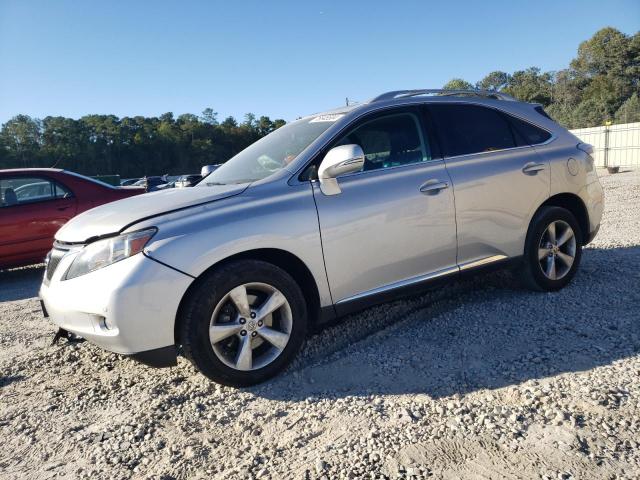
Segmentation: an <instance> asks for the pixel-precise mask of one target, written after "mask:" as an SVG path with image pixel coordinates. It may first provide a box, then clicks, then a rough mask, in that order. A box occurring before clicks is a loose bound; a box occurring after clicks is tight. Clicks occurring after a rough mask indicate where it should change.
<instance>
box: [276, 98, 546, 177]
mask: <svg viewBox="0 0 640 480" xmlns="http://www.w3.org/2000/svg"><path fill="white" fill-rule="evenodd" d="M434 104H441V105H449V104H454V105H477V106H480V107H485V108H492V109H494V110H497V111H498V112H500V113H502V114H504V115H510V116H512V117H514V118H517V119H518V120H521V121H523V122H526V123H529V124H531V125H533V126H534V127H536V128H539V129H541V130H544V131H545V132H547V133H548V134H549V135H551V136H550V137H549V139H548V140H546V141H545V142H542V143H536V144H533V145H521V146H519V147H509V148H502V149H500V150H492V151H491V152H476V153H467V154H464V155H455V156H452V157H447V156H445V155H444V153H442V152H440V154H441V158H432V159H431V160H428V161H427V162H418V163H429V162H433V161H438V160H444V159H453V158H459V157H467V156H471V155H481V154H487V153H495V152H504V151H508V150H516V149H520V148H530V147H540V146H545V145H548V144H550V143H551V142H553V141H555V140H556V139H557V138H558V137H557V135H556V134H555V133H554V132H553V131H552V130H549V129H548V128H547V127H544V126H542V125H540V124H538V123H536V122H535V121H531V120H530V119H528V118H525V117H522V116H521V115H518V114H515V113H512V112H510V111H507V110H504V109H502V108H500V107H499V106H496V105H488V104H486V103H483V102H479V101H477V100H476V99H471V98H470V99H468V100H461V99H454V100H447V101H446V102H442V101H437V100H434V98H433V97H431V98H417V97H404V98H402V97H401V98H400V99H396V100H395V103H393V104H391V105H389V104H387V105H376V104H375V103H374V104H373V105H375V106H370V105H372V104H363V105H362V106H360V107H359V108H362V111H361V112H359V113H355V112H357V109H356V110H355V112H354V111H353V110H352V111H347V112H346V113H345V116H348V115H349V114H350V113H354V115H355V116H354V117H353V118H352V119H351V120H349V121H348V123H346V124H345V125H344V126H343V127H342V128H341V129H340V130H338V131H337V132H336V133H334V134H333V135H332V136H331V137H330V138H329V139H328V140H326V141H325V142H324V143H323V144H322V145H320V146H318V147H317V148H316V151H315V152H313V153H311V154H309V153H308V152H307V149H309V148H311V147H312V145H309V147H307V149H305V150H303V151H302V152H300V156H302V155H308V156H309V159H308V160H307V161H306V162H305V163H304V164H303V166H302V167H300V168H298V169H296V170H295V171H291V170H288V172H290V173H291V175H290V177H289V179H288V180H287V183H288V184H289V185H301V184H305V183H307V182H306V181H301V180H300V179H299V177H300V175H302V172H304V171H305V170H306V169H307V168H308V167H309V165H310V164H311V162H312V161H313V160H314V159H315V157H316V155H317V154H318V153H319V152H320V151H321V150H322V149H323V148H325V147H326V146H327V145H328V144H330V143H331V142H333V141H335V140H336V139H337V138H339V136H340V135H342V134H343V133H344V132H345V131H346V130H347V129H349V128H350V127H351V126H352V125H353V124H354V123H356V122H358V121H359V120H360V119H362V117H364V116H366V115H369V114H372V113H379V112H384V111H385V110H394V109H396V108H401V107H412V106H415V107H421V106H424V107H428V106H429V105H434ZM528 105H532V104H528ZM403 166H407V165H403Z"/></svg>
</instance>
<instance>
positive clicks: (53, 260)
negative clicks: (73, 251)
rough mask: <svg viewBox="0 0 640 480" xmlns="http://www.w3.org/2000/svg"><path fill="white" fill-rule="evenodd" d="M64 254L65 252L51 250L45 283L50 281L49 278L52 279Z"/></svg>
mask: <svg viewBox="0 0 640 480" xmlns="http://www.w3.org/2000/svg"><path fill="white" fill-rule="evenodd" d="M66 253H67V252H66V251H64V250H56V249H55V248H54V249H53V250H51V254H50V255H49V261H48V262H47V270H46V271H45V278H46V279H47V282H49V281H51V277H53V274H54V273H55V271H56V268H58V264H59V263H60V260H62V257H64V256H65V254H66Z"/></svg>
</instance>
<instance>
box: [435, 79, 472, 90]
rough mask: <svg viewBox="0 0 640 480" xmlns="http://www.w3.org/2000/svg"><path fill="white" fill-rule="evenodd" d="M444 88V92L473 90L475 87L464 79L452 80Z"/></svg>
mask: <svg viewBox="0 0 640 480" xmlns="http://www.w3.org/2000/svg"><path fill="white" fill-rule="evenodd" d="M442 88H443V90H473V85H472V84H471V83H469V82H467V81H466V80H463V79H462V78H452V79H451V80H449V81H448V82H447V83H445V84H444V85H443V87H442Z"/></svg>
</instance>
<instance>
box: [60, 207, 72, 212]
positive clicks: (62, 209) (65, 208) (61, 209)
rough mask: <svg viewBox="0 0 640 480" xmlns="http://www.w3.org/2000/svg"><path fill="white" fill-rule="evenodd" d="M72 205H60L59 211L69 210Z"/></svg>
mask: <svg viewBox="0 0 640 480" xmlns="http://www.w3.org/2000/svg"><path fill="white" fill-rule="evenodd" d="M69 208H70V207H58V211H59V212H64V211H65V210H69Z"/></svg>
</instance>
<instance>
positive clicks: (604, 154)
mask: <svg viewBox="0 0 640 480" xmlns="http://www.w3.org/2000/svg"><path fill="white" fill-rule="evenodd" d="M571 133H573V134H574V135H575V136H576V137H578V138H579V139H580V140H582V141H583V142H585V143H589V144H591V145H593V147H594V148H595V154H594V156H593V158H594V160H595V162H596V165H597V166H598V167H617V166H620V167H640V122H638V123H625V124H622V125H610V126H604V127H592V128H579V129H577V130H571Z"/></svg>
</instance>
